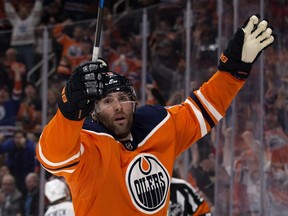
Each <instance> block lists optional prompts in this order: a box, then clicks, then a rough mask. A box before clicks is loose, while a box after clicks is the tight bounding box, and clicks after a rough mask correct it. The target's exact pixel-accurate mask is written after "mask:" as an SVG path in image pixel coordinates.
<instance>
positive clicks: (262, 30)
mask: <svg viewBox="0 0 288 216" xmlns="http://www.w3.org/2000/svg"><path fill="white" fill-rule="evenodd" d="M246 23H247V24H244V26H243V27H242V28H239V29H238V30H237V31H236V32H235V34H234V35H233V37H232V39H231V40H230V42H229V44H228V46H227V48H226V50H225V51H224V52H223V53H222V55H221V57H220V61H219V65H218V69H219V71H218V72H217V73H216V74H215V75H214V76H213V77H212V78H211V79H210V80H209V81H208V82H207V83H205V84H204V85H203V86H202V87H201V88H200V89H199V90H198V91H195V92H194V95H192V99H193V101H194V102H196V104H200V106H201V105H203V106H204V108H205V110H207V111H208V115H209V116H210V117H211V118H212V120H213V122H214V123H217V122H218V121H219V118H221V117H222V116H223V115H224V114H225V112H226V110H227V109H228V107H229V106H230V104H231V102H232V100H233V99H234V97H235V96H236V94H237V93H238V92H239V90H240V89H241V88H242V87H243V85H244V83H245V80H246V79H247V78H248V76H249V74H250V71H251V68H252V65H253V63H254V62H255V61H256V59H257V58H258V57H259V55H260V54H261V52H262V50H263V49H265V48H266V47H267V46H269V45H271V44H272V43H273V41H274V37H273V36H272V29H271V28H268V23H267V21H265V20H263V21H261V22H259V18H258V17H257V16H255V15H253V16H251V17H250V18H249V19H248V20H247V22H246ZM215 120H216V121H215ZM209 126H212V127H213V126H214V124H213V123H212V122H211V121H210V122H209Z"/></svg>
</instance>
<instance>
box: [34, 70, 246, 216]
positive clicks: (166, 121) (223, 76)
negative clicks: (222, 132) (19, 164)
mask: <svg viewBox="0 0 288 216" xmlns="http://www.w3.org/2000/svg"><path fill="white" fill-rule="evenodd" d="M243 84H244V81H241V80H238V79H236V78H234V77H233V76H232V75H230V74H229V73H226V72H219V71H218V72H217V73H216V74H214V76H213V77H212V78H211V79H210V80H209V81H208V82H206V83H204V84H203V85H202V87H201V88H200V89H199V90H197V91H195V92H194V94H193V95H191V97H188V98H187V99H186V100H185V101H184V102H183V103H182V104H179V105H175V106H171V107H161V106H150V105H145V106H141V107H139V108H138V109H137V110H136V111H135V114H134V123H133V127H132V131H131V133H132V136H133V140H132V141H131V142H126V143H121V142H118V141H117V140H115V139H114V138H113V136H112V135H111V134H109V132H108V131H107V130H106V129H105V128H104V127H102V126H101V125H99V124H97V123H95V122H92V121H91V120H86V121H85V122H84V120H82V121H71V120H68V119H66V118H65V117H64V116H63V115H62V114H61V112H60V111H59V110H58V112H57V113H56V115H55V116H54V118H53V119H52V120H51V121H50V122H49V123H48V125H47V126H46V127H45V128H44V131H43V133H42V135H41V137H40V140H39V144H38V145H37V157H38V159H39V161H40V162H41V164H42V166H43V167H44V168H45V169H46V170H47V171H49V172H50V173H52V174H55V175H59V176H64V177H65V178H66V181H67V182H68V184H69V187H70V190H71V194H72V200H73V205H74V209H75V213H76V215H77V216H108V215H109V216H110V215H125V216H132V215H133V216H136V215H157V216H159V215H161V216H164V215H165V216H166V215H167V210H168V207H169V186H170V182H171V176H172V171H173V167H174V161H175V158H176V157H177V156H178V155H179V154H181V153H182V152H183V151H185V150H186V149H187V148H188V147H189V146H190V145H192V144H193V143H194V142H195V141H197V140H198V139H200V138H202V137H203V136H204V135H205V134H207V133H208V132H209V131H210V130H211V128H212V127H213V126H214V125H215V124H216V123H217V122H218V121H219V120H220V119H221V118H223V116H224V114H225V111H226V109H227V108H228V107H229V105H230V103H231V102H232V100H233V98H234V96H235V95H236V94H237V92H238V91H239V90H240V89H241V87H242V86H243ZM131 145H133V146H134V147H135V146H137V148H136V150H134V151H129V150H127V149H129V147H131Z"/></svg>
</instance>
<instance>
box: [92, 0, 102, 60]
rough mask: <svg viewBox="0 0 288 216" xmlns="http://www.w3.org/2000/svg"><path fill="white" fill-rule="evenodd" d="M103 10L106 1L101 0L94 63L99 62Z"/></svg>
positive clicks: (93, 55) (93, 56)
mask: <svg viewBox="0 0 288 216" xmlns="http://www.w3.org/2000/svg"><path fill="white" fill-rule="evenodd" d="M103 8H104V0H99V7H98V15H97V23H96V31H95V39H94V47H93V54H92V61H94V62H96V61H97V59H98V56H99V47H100V36H101V28H102V19H103Z"/></svg>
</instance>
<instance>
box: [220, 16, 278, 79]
mask: <svg viewBox="0 0 288 216" xmlns="http://www.w3.org/2000/svg"><path fill="white" fill-rule="evenodd" d="M246 23H247V24H244V26H243V28H239V29H238V30H237V31H236V32H235V34H234V35H233V37H232V39H231V40H230V42H229V44H228V46H227V48H226V50H225V51H224V52H223V53H222V55H221V57H220V62H219V65H218V69H219V70H221V71H226V72H229V73H231V74H232V75H233V76H235V77H236V78H238V79H244V80H245V79H246V78H247V77H248V76H249V74H250V71H251V67H252V64H253V63H254V62H255V61H256V59H257V58H258V57H259V55H260V54H261V52H262V50H264V49H265V48H267V47H268V46H269V45H271V44H272V43H273V41H274V37H273V35H272V29H271V28H268V27H267V26H268V23H267V21H265V20H263V21H261V22H260V23H259V18H258V17H257V16H256V15H253V16H251V17H250V18H249V19H248V21H246Z"/></svg>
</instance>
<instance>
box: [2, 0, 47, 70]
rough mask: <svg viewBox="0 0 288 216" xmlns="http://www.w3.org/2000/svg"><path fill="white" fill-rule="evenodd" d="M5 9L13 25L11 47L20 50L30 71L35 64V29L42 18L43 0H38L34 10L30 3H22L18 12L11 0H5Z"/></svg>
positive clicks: (22, 58)
mask: <svg viewBox="0 0 288 216" xmlns="http://www.w3.org/2000/svg"><path fill="white" fill-rule="evenodd" d="M5 11H6V14H7V18H8V19H9V21H10V23H11V25H12V26H13V31H12V38H11V43H10V44H11V47H13V48H15V49H16V50H17V51H18V55H19V57H20V58H21V60H22V61H23V62H24V63H25V64H26V66H27V71H29V70H30V69H31V68H32V67H33V66H34V64H35V62H34V45H35V35H34V30H35V27H36V26H37V25H38V23H39V22H40V20H41V11H42V0H36V1H35V4H34V7H33V8H32V10H31V9H30V8H29V5H26V4H23V5H20V6H19V10H18V13H17V11H16V9H15V8H14V6H13V5H12V3H11V0H5Z"/></svg>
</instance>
